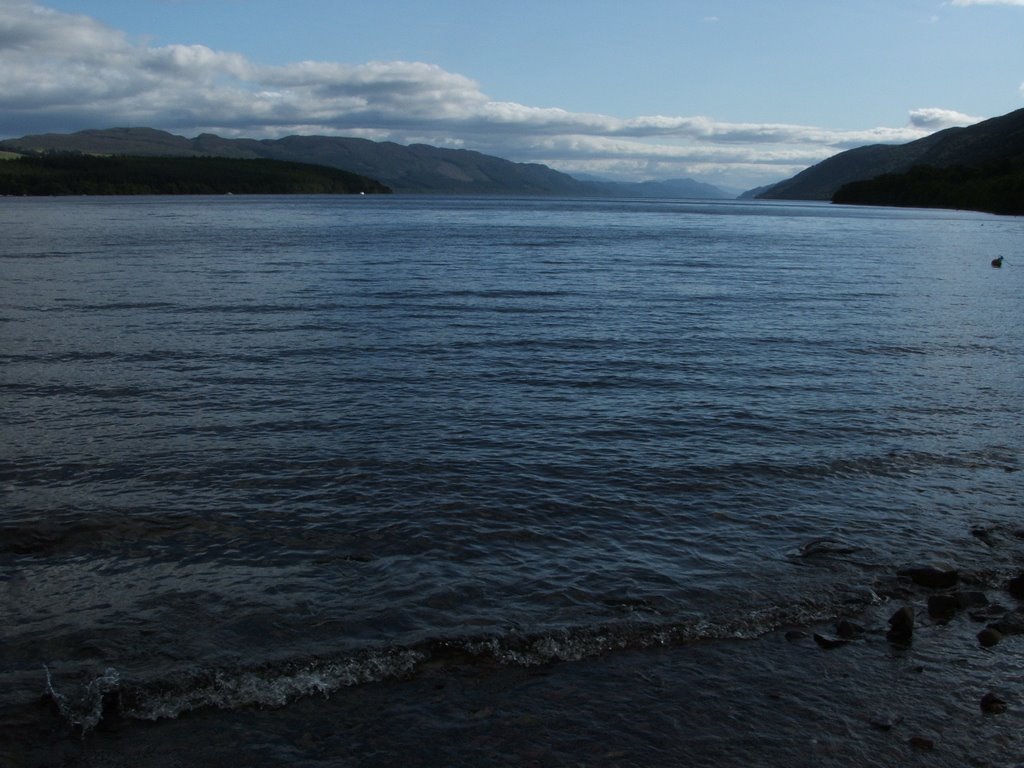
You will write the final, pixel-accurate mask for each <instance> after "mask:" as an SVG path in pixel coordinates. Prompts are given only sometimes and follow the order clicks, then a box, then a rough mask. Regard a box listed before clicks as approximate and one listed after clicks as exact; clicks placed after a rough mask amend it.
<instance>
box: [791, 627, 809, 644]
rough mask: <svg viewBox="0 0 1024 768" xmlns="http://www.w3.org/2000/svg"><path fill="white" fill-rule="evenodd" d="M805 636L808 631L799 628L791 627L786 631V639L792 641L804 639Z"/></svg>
mask: <svg viewBox="0 0 1024 768" xmlns="http://www.w3.org/2000/svg"><path fill="white" fill-rule="evenodd" d="M805 637H807V633H806V632H803V631H801V630H799V629H791V630H789V631H788V632H786V640H788V641H789V642H791V643H794V642H796V641H797V640H803V639H804V638H805Z"/></svg>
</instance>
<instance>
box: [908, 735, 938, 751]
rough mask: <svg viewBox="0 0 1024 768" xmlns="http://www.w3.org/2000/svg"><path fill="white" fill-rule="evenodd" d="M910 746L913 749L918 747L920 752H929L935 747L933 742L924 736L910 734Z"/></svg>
mask: <svg viewBox="0 0 1024 768" xmlns="http://www.w3.org/2000/svg"><path fill="white" fill-rule="evenodd" d="M910 746H912V747H913V748H914V749H919V750H921V751H922V752H931V751H932V750H933V749H935V742H934V741H932V740H931V739H929V738H926V737H924V736H911V737H910Z"/></svg>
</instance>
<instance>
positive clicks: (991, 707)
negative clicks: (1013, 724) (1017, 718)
mask: <svg viewBox="0 0 1024 768" xmlns="http://www.w3.org/2000/svg"><path fill="white" fill-rule="evenodd" d="M981 711H982V712H984V713H985V714H986V715H1001V714H1003V712H1005V711H1006V702H1005V701H1003V700H1002V699H1001V698H999V697H998V696H996V695H995V694H994V693H991V692H989V693H986V694H985V695H984V696H982V697H981Z"/></svg>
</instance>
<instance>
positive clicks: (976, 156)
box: [744, 109, 1024, 213]
mask: <svg viewBox="0 0 1024 768" xmlns="http://www.w3.org/2000/svg"><path fill="white" fill-rule="evenodd" d="M921 168H928V169H934V170H941V171H943V172H942V173H930V172H927V171H926V172H922V171H921V170H919V169H921ZM914 169H918V170H914ZM951 169H960V170H959V171H957V172H955V173H954V172H952V171H951ZM911 171H914V173H911ZM947 171H948V172H947ZM964 171H970V172H968V173H965V172H964ZM1022 174H1024V109H1019V110H1016V111H1014V112H1010V113H1009V114H1007V115H1003V116H1001V117H994V118H992V119H990V120H985V121H983V122H980V123H976V124H975V125H971V126H968V127H966V128H947V129H946V130H944V131H939V132H938V133H933V134H931V135H930V136H926V137H924V138H923V139H918V140H917V141H912V142H910V143H908V144H900V145H888V144H873V145H870V146H866V147H858V148H856V149H851V150H848V151H846V152H841V153H839V154H838V155H833V156H832V157H830V158H828V159H827V160H823V161H822V162H820V163H818V164H817V165H813V166H811V167H810V168H808V169H806V170H804V171H801V172H800V173H798V174H797V175H796V176H793V177H792V178H790V179H786V180H785V181H781V182H779V183H778V184H774V185H771V186H769V187H767V188H764V187H762V188H759V189H757V190H751V191H750V192H747V193H745V194H744V196H750V197H756V198H760V199H765V200H833V199H836V196H837V193H839V191H840V189H841V188H843V187H844V186H845V185H848V184H852V183H853V182H867V181H871V180H874V179H877V177H881V176H886V182H885V183H884V184H883V185H882V186H878V185H876V186H874V187H871V190H874V192H870V191H869V189H868V187H865V186H862V187H859V188H857V190H859V191H857V194H856V195H854V196H853V197H851V196H850V195H849V194H847V193H848V192H849V190H847V192H846V193H844V197H843V198H842V201H843V202H864V203H875V204H881V205H922V206H934V207H964V208H972V209H977V210H993V211H995V212H999V213H1010V212H1021V211H1024V199H1018V200H1016V201H1014V200H1012V199H1010V200H1007V199H1005V197H1006V195H1011V196H1012V195H1014V194H1017V195H1019V194H1020V191H1019V190H1020V189H1021V186H1020V180H1024V177H1022ZM897 177H900V178H897ZM967 183H970V184H972V185H974V186H973V188H972V189H971V190H967V189H966V188H965V189H963V190H952V189H950V190H949V192H948V194H946V193H941V191H940V190H938V189H937V185H953V186H956V185H962V184H967ZM883 187H884V190H885V192H884V194H882V191H883ZM982 187H984V190H982ZM897 188H900V189H902V190H904V192H897V191H896V190H897ZM1014 190H1017V192H1014ZM854 197H855V198H856V199H854ZM837 201H838V200H837ZM996 208H1001V210H996ZM1010 209H1015V210H1010Z"/></svg>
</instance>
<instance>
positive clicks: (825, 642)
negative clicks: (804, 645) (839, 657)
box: [814, 632, 850, 651]
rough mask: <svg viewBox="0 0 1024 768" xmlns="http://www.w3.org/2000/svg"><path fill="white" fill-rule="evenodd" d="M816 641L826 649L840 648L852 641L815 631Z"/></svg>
mask: <svg viewBox="0 0 1024 768" xmlns="http://www.w3.org/2000/svg"><path fill="white" fill-rule="evenodd" d="M814 642H816V643H817V644H818V645H820V646H821V647H822V648H824V649H825V650H826V651H831V650H832V649H833V648H840V647H842V646H844V645H846V644H847V643H849V642H850V641H849V640H844V639H843V638H841V637H829V636H828V635H823V634H821V633H820V632H815V633H814Z"/></svg>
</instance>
